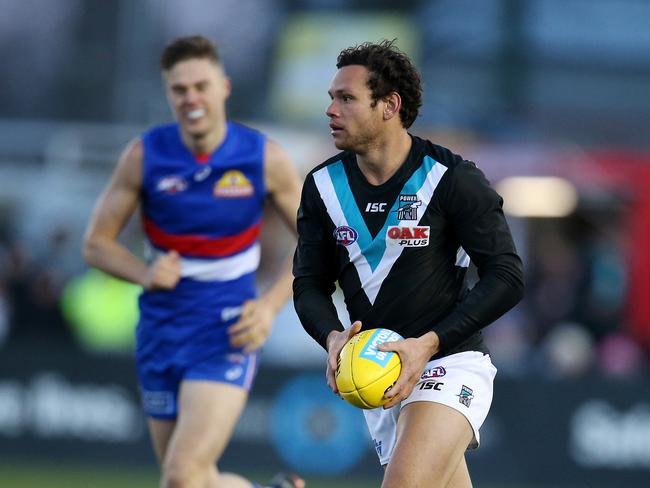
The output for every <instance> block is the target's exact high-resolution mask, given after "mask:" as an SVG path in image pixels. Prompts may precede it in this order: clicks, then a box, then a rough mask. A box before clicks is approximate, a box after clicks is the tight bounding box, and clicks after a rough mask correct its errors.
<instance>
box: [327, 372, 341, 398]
mask: <svg viewBox="0 0 650 488" xmlns="http://www.w3.org/2000/svg"><path fill="white" fill-rule="evenodd" d="M325 376H326V378H327V386H329V387H330V389H331V390H332V391H333V392H334V393H335V394H337V395H338V393H339V389H338V388H337V387H336V378H335V376H334V370H333V369H332V368H330V367H328V368H327V372H326V373H325Z"/></svg>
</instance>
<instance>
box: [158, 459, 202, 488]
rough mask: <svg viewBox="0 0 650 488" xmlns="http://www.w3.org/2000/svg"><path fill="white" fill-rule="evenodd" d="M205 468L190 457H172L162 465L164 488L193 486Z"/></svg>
mask: <svg viewBox="0 0 650 488" xmlns="http://www.w3.org/2000/svg"><path fill="white" fill-rule="evenodd" d="M204 469H205V468H204V467H203V466H201V465H199V464H198V463H196V462H194V461H192V460H190V459H188V458H174V457H172V458H170V459H167V460H165V462H164V464H163V467H162V478H163V482H162V484H161V486H162V487H163V488H186V487H188V486H192V483H194V481H195V480H196V478H197V477H200V476H202V471H203V470H204Z"/></svg>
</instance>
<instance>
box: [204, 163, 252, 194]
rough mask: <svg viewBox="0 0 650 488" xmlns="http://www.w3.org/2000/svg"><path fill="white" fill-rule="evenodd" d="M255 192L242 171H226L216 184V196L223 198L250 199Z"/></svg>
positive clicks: (214, 191)
mask: <svg viewBox="0 0 650 488" xmlns="http://www.w3.org/2000/svg"><path fill="white" fill-rule="evenodd" d="M254 192H255V189H254V188H253V185H252V183H251V182H250V180H249V179H248V178H246V176H245V175H244V173H242V172H241V171H238V170H235V169H231V170H229V171H226V172H225V173H224V174H223V176H222V177H221V178H219V180H218V181H217V182H216V183H215V184H214V190H213V193H214V196H215V197H222V198H242V197H250V196H251V195H252V194H253V193H254Z"/></svg>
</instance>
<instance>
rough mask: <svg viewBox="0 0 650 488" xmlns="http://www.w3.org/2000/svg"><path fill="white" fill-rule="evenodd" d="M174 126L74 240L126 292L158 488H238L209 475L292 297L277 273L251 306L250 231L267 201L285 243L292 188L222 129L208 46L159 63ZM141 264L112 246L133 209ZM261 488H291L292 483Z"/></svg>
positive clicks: (232, 131) (292, 174)
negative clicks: (132, 291) (135, 299)
mask: <svg viewBox="0 0 650 488" xmlns="http://www.w3.org/2000/svg"><path fill="white" fill-rule="evenodd" d="M161 70H162V76H163V80H164V84H165V90H166V94H167V98H168V101H169V104H170V107H171V109H172V112H173V114H174V116H175V118H176V123H173V124H169V125H162V126H158V127H154V128H152V129H151V130H149V131H148V132H146V133H145V134H144V135H143V136H142V137H139V138H138V139H136V140H135V141H133V142H132V143H131V144H130V145H129V146H128V147H127V148H126V150H125V151H124V153H123V155H122V157H121V158H120V160H119V162H118V164H117V168H116V170H115V172H114V174H113V177H112V179H111V181H110V182H109V184H108V186H107V188H106V190H105V191H104V193H103V194H102V196H101V197H100V199H99V201H98V203H97V206H96V208H95V210H94V213H93V215H92V217H91V220H90V223H89V225H88V229H87V232H86V238H85V245H84V255H85V257H86V260H87V261H88V263H90V264H91V265H93V266H95V267H97V268H99V269H102V270H104V271H106V272H107V273H110V274H112V275H114V276H117V277H120V278H123V279H125V280H129V281H132V282H134V283H139V284H141V285H142V286H143V288H144V291H143V293H142V295H141V297H140V321H139V324H138V328H137V346H136V359H137V369H138V378H139V381H140V386H141V390H142V399H143V405H144V410H145V413H146V415H147V416H148V425H149V429H150V433H151V437H152V440H153V444H154V447H155V451H156V454H157V457H158V459H159V461H160V464H161V468H162V475H161V486H162V487H169V488H171V487H201V488H204V487H217V486H219V487H232V488H236V487H242V488H249V487H251V486H258V485H254V484H253V485H252V484H251V483H250V482H249V481H247V480H245V479H244V478H242V477H240V476H237V475H234V474H229V473H221V472H219V471H218V469H217V468H216V463H217V461H218V460H219V457H220V456H221V454H222V452H223V450H224V448H225V447H226V445H227V444H228V441H229V439H230V437H231V434H232V432H233V429H234V427H235V424H236V422H237V419H238V418H239V416H240V414H241V412H242V409H243V408H244V405H245V403H246V399H247V396H248V392H249V390H250V388H251V384H252V382H253V379H254V377H255V374H256V370H257V364H258V352H257V351H258V349H259V347H260V346H261V345H262V344H263V343H264V341H265V340H266V338H267V337H268V335H269V332H270V329H271V324H272V321H273V318H274V316H275V314H276V313H277V312H278V310H279V309H280V308H281V306H282V305H283V304H284V302H285V301H286V300H287V299H288V298H289V296H290V293H291V273H290V266H289V264H290V263H287V267H286V269H285V272H284V274H283V275H282V276H281V277H280V278H279V279H278V280H277V281H276V283H275V284H274V286H272V287H271V288H270V289H269V290H268V291H267V292H266V293H265V294H263V295H262V296H259V297H258V296H257V294H256V290H255V271H256V269H257V267H258V264H259V260H260V244H259V241H258V236H259V232H260V220H261V216H262V209H263V205H264V202H265V201H266V199H267V197H269V200H270V201H271V202H272V203H273V204H274V205H275V206H276V208H277V209H278V210H279V213H280V214H281V216H282V217H283V218H284V220H285V221H286V224H287V225H288V227H289V229H292V230H294V231H295V214H296V209H297V207H298V202H299V199H300V180H299V178H298V175H297V173H296V171H295V169H294V166H293V164H292V162H291V161H290V160H289V158H288V156H287V154H286V153H285V152H284V150H283V149H282V148H281V147H280V146H279V145H278V144H276V143H275V142H273V141H270V140H268V139H266V138H265V137H264V136H263V135H262V134H261V133H259V132H257V131H255V130H253V129H250V128H247V127H244V126H242V125H239V124H236V123H233V122H230V121H228V120H227V119H226V111H225V102H226V99H227V98H228V96H229V94H230V90H231V85H230V81H229V79H228V78H227V77H226V75H225V73H224V69H223V66H222V64H221V61H220V59H219V56H218V54H217V51H216V48H215V46H214V45H213V44H212V43H211V42H210V41H209V40H208V39H206V38H203V37H200V36H193V37H185V38H180V39H177V40H175V41H173V42H172V43H170V44H169V45H168V46H167V47H166V49H165V50H164V52H163V54H162V58H161ZM138 205H140V206H141V212H142V224H143V228H144V231H145V233H146V236H147V238H148V241H149V244H150V249H151V261H150V262H149V263H145V262H143V261H142V260H140V259H139V258H137V257H136V256H134V255H133V254H132V253H131V252H129V250H127V249H126V248H125V247H124V246H123V245H121V244H120V243H119V242H118V240H117V238H118V235H119V234H120V231H121V230H122V229H123V228H124V226H125V224H126V223H127V221H128V219H129V217H130V216H131V215H132V214H133V212H134V211H135V209H136V207H137V206H138ZM273 486H282V487H284V488H291V487H294V488H295V487H302V486H304V481H303V480H302V479H300V478H299V477H297V476H280V477H279V478H277V479H276V480H275V481H274V484H273Z"/></svg>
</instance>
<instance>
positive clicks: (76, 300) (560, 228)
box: [0, 212, 650, 380]
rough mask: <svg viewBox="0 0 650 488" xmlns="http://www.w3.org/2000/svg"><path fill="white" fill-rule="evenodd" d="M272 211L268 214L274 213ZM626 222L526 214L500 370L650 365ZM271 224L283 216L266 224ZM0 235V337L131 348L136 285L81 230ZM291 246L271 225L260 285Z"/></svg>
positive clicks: (493, 338)
mask: <svg viewBox="0 0 650 488" xmlns="http://www.w3.org/2000/svg"><path fill="white" fill-rule="evenodd" d="M274 218H275V217H274V216H273V215H269V216H268V219H269V220H270V221H271V223H272V222H273V219H274ZM622 225H623V224H621V219H620V216H619V215H616V214H604V215H590V214H589V213H584V212H582V213H580V212H577V213H576V214H574V215H572V216H570V217H567V218H563V219H528V220H527V221H526V222H525V227H526V232H525V239H523V241H522V242H518V247H519V248H520V252H521V254H522V255H523V256H524V260H525V265H526V272H527V275H526V279H527V292H526V297H525V299H524V301H523V302H522V303H521V304H520V305H519V306H518V307H517V308H516V309H514V310H513V311H511V312H510V313H508V314H507V315H506V316H505V317H503V318H501V319H500V320H499V321H497V322H496V323H495V324H493V325H491V326H489V327H488V328H487V329H485V335H486V338H487V343H488V345H489V347H490V348H491V350H492V353H493V356H494V362H495V363H496V365H497V366H498V367H499V369H500V371H501V373H502V374H505V375H508V376H515V377H526V376H527V375H535V376H537V377H545V378H548V379H549V380H551V379H562V378H579V377H581V376H584V375H592V374H602V375H606V376H615V377H634V376H638V375H640V374H645V373H646V372H647V367H648V359H649V358H650V355H649V354H648V352H649V351H647V350H644V349H643V348H642V347H641V346H640V345H639V344H638V343H637V342H635V341H634V340H633V338H632V336H631V334H630V333H629V327H628V324H627V318H626V304H627V286H628V272H627V259H626V252H627V250H626V245H625V240H624V239H623V233H622ZM273 228H278V226H273V225H272V224H271V225H267V230H268V229H271V232H272V229H273ZM0 235H1V236H2V238H1V239H0V270H2V272H1V273H0V344H2V347H20V348H25V347H30V348H34V347H40V346H42V347H47V348H61V349H70V350H78V351H81V350H86V351H90V352H102V353H106V352H110V353H118V354H129V353H130V352H131V349H132V347H133V327H134V325H135V323H136V321H137V311H136V310H135V302H136V299H137V294H138V292H139V290H138V289H137V287H135V286H132V285H127V284H126V283H122V282H119V281H117V280H113V279H111V278H108V277H106V276H104V275H101V274H100V273H98V272H95V271H92V270H88V269H87V268H86V267H85V266H84V264H83V261H82V258H81V254H80V250H79V249H78V244H77V243H78V241H79V239H78V236H73V235H71V231H70V229H69V228H67V227H65V226H63V225H61V226H56V227H54V229H53V230H52V231H50V232H49V233H48V235H45V236H43V240H42V241H40V242H26V241H20V240H17V239H15V238H14V236H12V235H11V232H10V230H9V229H3V232H2V233H1V234H0ZM138 239H141V236H137V237H136V238H134V241H135V240H138ZM291 246H292V243H291V241H290V239H287V237H286V236H277V238H274V236H273V234H272V233H271V235H269V234H267V238H266V239H264V240H263V247H264V248H265V251H264V253H265V255H266V256H270V259H269V260H268V261H267V264H266V265H265V266H264V267H262V268H261V269H260V282H261V283H262V286H264V283H265V282H268V280H269V279H270V277H271V276H272V275H273V274H274V273H276V272H277V269H278V266H279V263H280V262H281V261H282V259H283V258H284V257H285V256H286V255H287V254H288V253H289V252H290V249H289V247H291ZM285 248H286V249H285ZM303 339H304V340H305V341H307V336H306V335H305V336H304V338H303ZM298 340H299V339H298Z"/></svg>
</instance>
